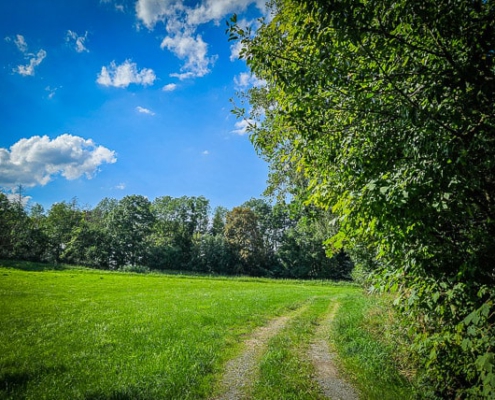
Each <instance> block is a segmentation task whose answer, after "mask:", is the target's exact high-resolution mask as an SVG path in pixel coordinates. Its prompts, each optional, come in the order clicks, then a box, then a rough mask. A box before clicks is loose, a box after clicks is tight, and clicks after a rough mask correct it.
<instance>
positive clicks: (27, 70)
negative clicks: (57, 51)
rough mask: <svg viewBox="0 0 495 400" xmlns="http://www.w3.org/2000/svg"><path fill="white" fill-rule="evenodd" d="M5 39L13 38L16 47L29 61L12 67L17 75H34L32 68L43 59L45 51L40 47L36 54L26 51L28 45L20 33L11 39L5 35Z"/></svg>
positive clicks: (9, 40)
mask: <svg viewBox="0 0 495 400" xmlns="http://www.w3.org/2000/svg"><path fill="white" fill-rule="evenodd" d="M5 40H6V41H7V42H11V41H12V40H13V41H14V44H15V45H16V47H17V49H18V50H19V51H20V52H21V53H22V54H24V58H25V59H26V60H28V61H29V63H28V64H26V65H18V66H17V67H15V68H14V70H13V71H14V72H16V73H18V74H19V75H22V76H33V75H34V69H35V68H36V67H37V66H38V65H40V64H41V62H42V61H43V60H44V59H45V57H46V51H45V50H43V49H41V50H39V51H38V53H37V54H34V53H28V51H27V50H28V45H27V43H26V40H25V39H24V36H22V35H16V36H15V38H14V39H12V38H10V37H6V38H5Z"/></svg>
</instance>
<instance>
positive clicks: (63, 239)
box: [43, 198, 81, 263]
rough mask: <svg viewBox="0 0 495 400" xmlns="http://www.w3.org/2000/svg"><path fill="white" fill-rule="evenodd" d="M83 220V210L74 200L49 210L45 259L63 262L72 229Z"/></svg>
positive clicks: (46, 222)
mask: <svg viewBox="0 0 495 400" xmlns="http://www.w3.org/2000/svg"><path fill="white" fill-rule="evenodd" d="M80 219H81V210H79V207H78V205H77V200H76V199H75V198H74V199H73V200H72V201H71V202H70V203H67V202H65V201H63V202H61V203H55V204H53V205H52V206H51V207H50V210H48V215H47V216H46V219H44V224H43V231H44V233H45V235H46V236H47V246H46V252H45V258H46V260H47V261H50V262H54V263H58V262H61V261H64V260H63V252H64V250H65V248H66V247H67V244H68V243H69V241H70V239H71V235H72V229H74V227H75V226H77V224H78V223H79V221H80Z"/></svg>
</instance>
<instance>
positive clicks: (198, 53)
mask: <svg viewBox="0 0 495 400" xmlns="http://www.w3.org/2000/svg"><path fill="white" fill-rule="evenodd" d="M161 48H162V49H163V48H167V49H168V50H170V51H171V52H172V53H174V54H175V55H176V56H177V57H178V58H179V59H181V60H185V61H186V62H185V64H184V66H183V67H182V68H181V71H182V72H181V73H180V74H177V73H176V74H171V76H174V77H177V78H179V79H181V80H182V79H187V78H195V77H202V76H205V75H206V74H207V73H209V72H210V68H209V67H210V65H212V64H214V62H215V60H216V58H217V57H216V56H213V57H207V53H208V45H207V44H206V43H205V42H204V41H203V39H202V38H201V36H200V35H197V36H196V37H193V36H191V35H190V32H181V33H177V34H176V35H175V36H167V37H166V38H165V39H163V41H162V44H161Z"/></svg>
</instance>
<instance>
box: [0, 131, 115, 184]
mask: <svg viewBox="0 0 495 400" xmlns="http://www.w3.org/2000/svg"><path fill="white" fill-rule="evenodd" d="M116 161H117V158H116V156H115V152H114V151H112V150H109V149H107V148H106V147H103V146H97V145H96V144H95V143H94V142H93V141H92V140H91V139H83V138H81V137H79V136H72V135H70V134H63V135H60V136H58V137H56V138H55V139H53V140H51V139H50V138H49V137H48V136H33V137H31V138H29V139H21V140H19V141H18V142H17V143H15V144H14V145H12V146H11V147H10V149H5V148H0V186H4V187H13V186H16V185H19V184H21V185H23V186H26V187H33V186H38V185H41V186H44V185H46V184H47V183H48V182H50V181H51V180H52V179H53V178H54V177H55V176H57V175H62V176H63V177H64V178H66V179H68V180H74V179H77V178H80V177H81V176H83V175H84V176H86V178H88V179H91V178H92V177H93V176H94V174H95V173H96V172H97V171H98V168H99V167H100V165H102V164H104V163H110V164H112V163H114V162H116Z"/></svg>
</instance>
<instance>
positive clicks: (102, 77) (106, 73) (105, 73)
mask: <svg viewBox="0 0 495 400" xmlns="http://www.w3.org/2000/svg"><path fill="white" fill-rule="evenodd" d="M155 79H156V75H155V72H154V71H153V70H152V69H149V68H143V69H142V70H141V71H138V69H137V65H136V63H131V62H130V61H129V60H126V61H124V63H122V64H120V65H117V64H116V63H115V61H112V62H111V63H110V65H109V66H108V68H107V67H101V71H100V73H99V74H98V78H97V80H96V82H98V83H99V84H100V85H103V86H114V87H121V88H125V87H127V86H129V85H130V84H131V83H135V84H138V85H143V86H147V85H153V82H154V81H155Z"/></svg>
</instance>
